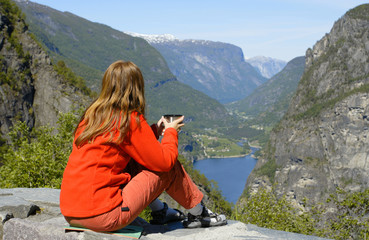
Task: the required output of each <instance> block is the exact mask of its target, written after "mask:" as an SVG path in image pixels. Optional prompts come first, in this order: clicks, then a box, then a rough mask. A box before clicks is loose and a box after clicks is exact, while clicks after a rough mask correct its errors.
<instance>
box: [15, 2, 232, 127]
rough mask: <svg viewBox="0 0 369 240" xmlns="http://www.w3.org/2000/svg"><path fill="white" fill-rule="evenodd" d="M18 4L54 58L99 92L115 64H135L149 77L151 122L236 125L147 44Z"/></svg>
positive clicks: (61, 14)
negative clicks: (176, 118) (180, 119)
mask: <svg viewBox="0 0 369 240" xmlns="http://www.w3.org/2000/svg"><path fill="white" fill-rule="evenodd" d="M17 4H18V5H19V6H20V7H21V8H22V10H23V11H24V12H25V13H26V16H27V19H26V20H27V23H29V25H30V30H31V31H32V32H33V33H34V34H35V35H36V37H37V38H38V39H40V41H41V42H42V43H43V44H44V45H45V46H46V48H47V49H48V51H49V52H50V54H51V56H53V58H54V59H56V60H64V61H65V62H66V64H67V65H68V66H70V67H71V68H72V69H73V70H74V71H75V72H76V73H77V74H78V75H80V76H82V77H84V78H85V79H87V80H86V81H87V83H88V85H89V86H91V87H92V88H93V89H95V90H97V89H99V87H100V82H101V80H100V79H101V76H102V72H103V71H105V69H106V68H107V66H109V65H110V64H111V63H112V62H114V61H116V60H118V59H123V60H129V61H133V62H134V63H136V64H137V65H138V66H139V67H140V68H141V70H142V72H143V75H144V78H145V83H146V97H147V102H148V105H149V106H148V109H147V110H148V117H149V120H150V121H156V120H157V119H159V118H160V116H161V115H162V114H165V113H181V114H184V115H186V117H188V119H189V120H190V121H192V123H191V124H189V125H192V126H193V127H201V126H202V125H203V123H205V122H206V123H207V124H208V126H209V127H216V126H217V125H218V124H220V125H221V124H225V123H226V122H227V120H228V121H232V120H231V119H230V117H229V115H228V113H227V111H226V109H225V108H224V107H223V106H222V105H221V104H219V103H218V102H216V101H215V100H213V99H211V98H209V97H208V96H206V95H205V94H202V93H200V92H198V91H196V90H193V89H192V88H190V87H189V86H187V85H185V84H182V83H180V82H178V81H177V80H176V78H175V77H174V76H173V75H172V73H171V72H170V70H169V68H168V67H167V65H166V63H165V60H164V58H163V57H162V56H161V55H160V53H159V52H158V51H157V50H155V49H154V48H153V47H151V46H150V45H149V44H148V43H147V42H146V41H145V40H143V39H141V38H135V37H132V36H129V35H127V34H124V33H122V32H120V31H117V30H114V29H112V28H110V27H108V26H105V25H102V24H98V23H93V22H90V21H88V20H86V19H83V18H80V17H78V16H75V15H73V14H71V13H68V12H60V11H57V10H54V9H52V8H49V7H46V6H43V5H39V4H36V3H32V2H29V1H18V2H17Z"/></svg>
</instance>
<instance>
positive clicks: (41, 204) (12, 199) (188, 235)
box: [0, 188, 322, 240]
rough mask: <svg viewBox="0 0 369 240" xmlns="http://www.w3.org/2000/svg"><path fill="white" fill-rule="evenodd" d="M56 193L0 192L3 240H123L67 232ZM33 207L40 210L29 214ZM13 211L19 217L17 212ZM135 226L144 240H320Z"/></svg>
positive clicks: (225, 229) (230, 229) (230, 228)
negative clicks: (8, 215)
mask: <svg viewBox="0 0 369 240" xmlns="http://www.w3.org/2000/svg"><path fill="white" fill-rule="evenodd" d="M59 194H60V190H58V189H47V188H37V189H29V188H15V189H0V212H1V213H2V214H1V215H0V217H1V218H2V220H4V219H5V218H4V216H5V215H4V214H13V215H14V218H11V219H10V220H8V219H7V220H6V221H5V223H4V224H3V226H2V227H3V231H2V232H1V233H2V235H3V239H4V240H13V239H38V240H46V239H47V240H48V239H68V240H69V239H70V240H74V239H75V240H95V239H96V240H97V239H108V240H109V239H112V240H115V239H124V238H123V237H119V236H114V235H109V234H104V233H98V232H83V233H77V232H68V233H66V232H65V230H64V227H65V226H68V223H67V222H66V221H65V220H64V217H63V216H62V215H61V213H60V209H59ZM35 206H36V207H38V209H39V210H38V211H34V212H31V213H30V211H31V210H32V208H35ZM16 211H19V212H21V213H22V214H20V213H16ZM134 224H135V225H140V226H142V227H144V232H145V235H143V236H142V237H141V239H143V240H169V239H170V240H172V239H181V240H193V239H202V240H221V239H222V240H223V239H237V240H239V239H291V240H292V239H293V240H318V239H322V238H318V237H314V236H307V235H301V234H295V233H289V232H283V231H276V230H270V229H266V228H260V227H257V226H255V225H252V224H244V223H241V222H238V221H232V220H229V221H228V224H227V225H225V226H221V227H211V228H197V229H185V228H183V227H182V224H181V223H180V222H179V223H172V224H168V225H164V226H155V225H151V224H149V223H147V222H146V221H144V220H143V219H137V220H135V221H134ZM0 230H1V228H0ZM0 237H1V236H0Z"/></svg>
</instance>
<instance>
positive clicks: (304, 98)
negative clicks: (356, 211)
mask: <svg viewBox="0 0 369 240" xmlns="http://www.w3.org/2000/svg"><path fill="white" fill-rule="evenodd" d="M305 58H306V65H305V72H304V74H303V76H302V78H301V80H300V82H299V85H298V88H297V91H296V94H295V95H294V97H293V98H292V100H291V103H290V105H289V108H288V111H287V113H286V115H285V116H284V117H283V119H282V120H281V122H280V123H279V124H278V125H277V126H276V127H275V128H274V129H273V131H272V132H271V135H270V139H269V145H268V147H267V148H266V149H264V154H263V156H262V157H261V158H259V161H258V163H257V165H256V167H255V169H254V170H253V171H252V173H251V174H250V176H249V178H248V180H247V184H246V188H247V189H249V191H254V190H256V189H257V188H258V187H260V186H261V185H269V186H270V185H272V184H273V183H275V188H276V191H277V192H278V193H280V194H286V195H287V196H290V197H291V199H292V200H293V201H295V203H296V204H298V205H300V206H302V205H301V203H302V202H303V199H304V198H307V199H309V200H310V201H315V202H324V200H325V199H326V198H327V197H328V196H329V194H334V193H335V191H336V188H337V187H339V188H341V189H343V190H346V191H349V192H350V191H362V190H364V189H367V188H368V187H369V164H368V159H369V155H368V153H369V137H368V136H369V117H368V116H369V4H364V5H360V6H358V7H356V8H354V9H351V10H350V11H348V12H347V13H346V14H345V15H344V16H343V17H341V18H340V19H339V20H338V21H336V22H335V23H334V25H333V27H332V29H331V31H330V32H329V34H326V35H325V36H324V37H323V38H322V39H321V40H319V41H318V42H317V43H316V44H315V45H314V47H313V48H312V49H308V50H307V51H306V56H305Z"/></svg>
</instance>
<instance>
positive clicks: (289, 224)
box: [232, 188, 369, 240]
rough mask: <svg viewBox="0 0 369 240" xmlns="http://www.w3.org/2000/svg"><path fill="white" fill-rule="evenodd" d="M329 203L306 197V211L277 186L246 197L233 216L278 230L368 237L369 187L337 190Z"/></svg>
mask: <svg viewBox="0 0 369 240" xmlns="http://www.w3.org/2000/svg"><path fill="white" fill-rule="evenodd" d="M245 196H246V195H245ZM327 202H328V203H329V204H330V205H329V206H328V205H326V204H322V203H315V204H314V203H309V202H308V200H306V199H304V207H305V210H306V211H305V212H303V211H302V210H301V209H299V208H297V207H295V206H294V205H293V204H292V203H291V201H289V200H288V198H287V197H286V196H279V197H278V196H277V194H276V192H275V190H274V188H272V189H271V190H267V189H265V188H262V189H259V191H258V192H256V193H254V194H248V195H247V196H246V197H244V198H242V200H241V201H240V204H239V205H238V206H237V208H235V209H234V210H233V213H232V216H234V217H235V219H236V220H239V221H242V222H245V223H251V224H255V225H258V226H259V227H265V228H270V229H275V230H282V231H288V232H295V233H300V234H306V235H316V236H320V237H325V238H330V239H340V240H341V239H342V240H344V239H368V237H369V189H366V190H364V191H361V192H354V193H349V192H345V191H343V190H342V189H337V192H336V193H335V194H332V195H331V196H330V198H328V200H327ZM328 208H330V209H328ZM332 209H335V211H333V212H332V211H331V210H332Z"/></svg>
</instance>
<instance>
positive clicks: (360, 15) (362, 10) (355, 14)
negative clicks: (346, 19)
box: [347, 4, 369, 20]
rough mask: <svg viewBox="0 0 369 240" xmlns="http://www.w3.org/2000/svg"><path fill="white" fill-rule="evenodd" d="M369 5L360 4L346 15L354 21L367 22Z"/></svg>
mask: <svg viewBox="0 0 369 240" xmlns="http://www.w3.org/2000/svg"><path fill="white" fill-rule="evenodd" d="M368 12H369V4H362V5H360V6H358V7H355V8H353V9H351V10H350V11H348V12H347V15H348V16H350V17H351V18H354V19H363V20H369V15H368Z"/></svg>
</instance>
